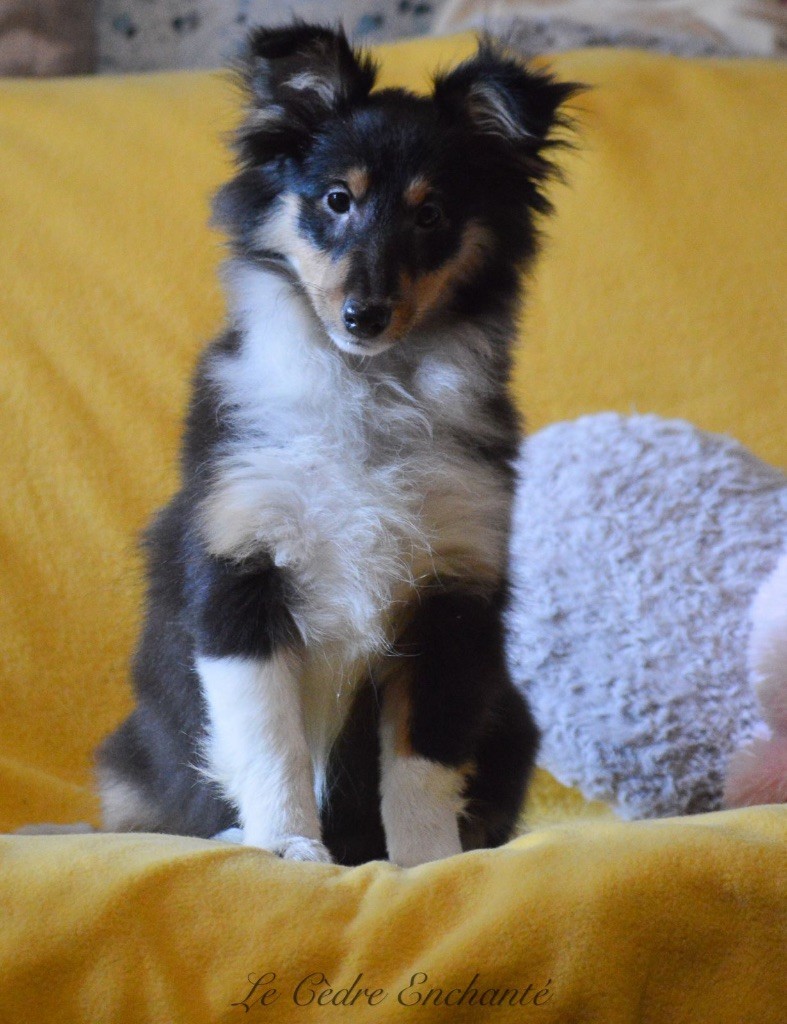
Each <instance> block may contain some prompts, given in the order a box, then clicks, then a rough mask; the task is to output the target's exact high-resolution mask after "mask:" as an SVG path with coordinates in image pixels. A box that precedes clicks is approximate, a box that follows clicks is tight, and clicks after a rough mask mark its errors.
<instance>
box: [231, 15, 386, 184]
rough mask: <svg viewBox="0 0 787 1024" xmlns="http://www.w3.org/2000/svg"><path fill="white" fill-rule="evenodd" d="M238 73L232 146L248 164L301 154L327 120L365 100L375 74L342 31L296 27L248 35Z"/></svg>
mask: <svg viewBox="0 0 787 1024" xmlns="http://www.w3.org/2000/svg"><path fill="white" fill-rule="evenodd" d="M237 67H238V71H239V73H240V79H241V83H242V86H243V88H244V91H245V93H246V98H247V107H248V109H247V117H246V119H245V121H244V123H243V124H242V125H241V127H240V129H239V131H238V134H237V136H236V148H237V151H238V155H239V157H240V159H241V163H243V164H244V165H246V166H249V165H255V164H257V165H259V164H264V163H267V162H269V161H271V160H275V159H277V158H279V157H282V156H297V155H299V154H300V153H302V152H303V151H304V149H305V147H306V145H307V144H308V142H309V140H310V138H311V137H312V135H313V134H314V132H315V130H316V129H317V128H319V126H320V124H321V123H322V122H323V121H324V120H325V119H326V118H328V117H330V116H331V115H333V114H336V113H340V112H341V111H342V110H346V109H347V108H349V107H350V106H352V105H353V104H354V103H358V102H360V101H362V100H363V99H365V98H366V97H367V96H368V95H369V93H370V92H371V89H372V87H373V85H374V81H375V77H376V73H377V69H376V66H375V64H374V62H373V61H372V60H371V58H369V57H368V56H367V55H365V54H363V53H359V52H357V51H355V50H353V48H352V47H351V46H350V44H349V43H348V41H347V37H346V36H345V34H344V32H342V31H341V30H339V31H333V30H332V29H329V28H326V27H324V26H322V25H309V24H307V23H305V22H301V21H296V22H294V23H293V24H292V25H288V26H287V27H286V28H256V29H253V30H252V31H251V32H250V33H249V36H248V38H247V41H246V46H245V50H244V52H243V53H242V54H241V56H240V59H239V61H238V65H237Z"/></svg>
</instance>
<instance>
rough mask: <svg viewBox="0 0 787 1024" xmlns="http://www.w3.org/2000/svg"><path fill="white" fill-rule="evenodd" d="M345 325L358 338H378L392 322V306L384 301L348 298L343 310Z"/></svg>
mask: <svg viewBox="0 0 787 1024" xmlns="http://www.w3.org/2000/svg"><path fill="white" fill-rule="evenodd" d="M342 317H343V318H344V325H345V327H346V328H347V330H348V331H349V332H350V334H354V335H355V336H356V337H357V338H376V337H377V335H378V334H382V332H383V331H384V330H385V328H386V327H387V326H388V324H389V323H390V322H391V307H390V306H389V305H388V304H387V303H383V302H361V301H360V300H359V299H348V300H347V301H346V302H345V304H344V309H343V310H342Z"/></svg>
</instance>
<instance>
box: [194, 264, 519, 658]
mask: <svg viewBox="0 0 787 1024" xmlns="http://www.w3.org/2000/svg"><path fill="white" fill-rule="evenodd" d="M231 280H232V288H233V300H234V306H235V308H234V314H235V317H236V318H237V320H238V323H239V325H240V327H241V331H242V334H243V342H242V345H241V347H240V349H239V351H238V352H237V353H234V354H231V355H222V356H220V357H217V358H216V361H215V363H214V365H213V368H212V375H213V378H214V380H215V381H216V382H217V383H218V385H219V388H220V390H221V392H222V394H223V396H224V397H225V400H226V403H227V406H228V408H229V409H230V410H231V415H232V416H233V417H234V419H235V427H236V431H237V438H236V440H234V441H233V442H232V444H231V446H230V447H229V448H228V449H227V451H226V453H225V454H224V456H223V457H222V459H221V462H220V463H219V466H218V471H217V473H216V483H215V485H214V487H213V489H212V491H211V493H210V494H209V496H208V497H207V499H206V501H205V503H204V506H203V508H202V529H203V533H204V536H205V538H206V540H207V543H208V545H209V548H210V550H211V551H212V552H213V553H214V554H217V555H225V556H233V557H244V556H248V555H251V554H253V553H255V552H259V551H261V550H264V551H266V552H267V553H268V554H269V555H270V556H271V557H272V558H273V561H274V563H275V564H276V565H277V566H279V567H281V568H282V569H284V570H286V571H287V573H288V574H289V576H290V578H291V580H292V581H293V583H294V585H295V589H296V592H297V593H298V595H299V601H298V607H297V608H296V609H295V613H296V621H297V625H298V628H299V630H300V632H301V635H302V637H303V639H304V642H305V644H306V646H307V648H311V649H315V648H324V649H325V650H326V651H327V650H329V649H330V650H331V651H332V652H333V653H332V655H331V659H330V660H331V661H334V660H335V653H336V651H337V650H339V649H341V651H342V654H341V658H340V660H341V661H343V662H345V663H350V662H353V663H354V662H357V661H358V659H366V658H369V657H371V656H373V655H375V654H377V653H380V652H382V651H384V650H385V646H386V643H387V642H388V640H389V636H388V632H389V625H390V622H391V619H392V617H394V618H395V610H396V606H397V604H398V603H399V602H403V601H407V600H408V599H409V597H410V596H411V594H412V591H413V588H415V587H417V586H418V585H419V583H420V582H422V581H423V580H424V579H425V578H430V579H431V578H434V577H435V576H440V575H443V574H450V575H454V576H455V575H463V574H464V575H468V574H475V576H476V577H478V579H479V581H481V582H483V581H484V580H485V579H494V578H495V577H496V576H497V575H498V574H499V572H500V568H501V566H502V564H503V562H504V559H505V549H506V531H507V526H508V515H509V497H508V494H507V491H506V488H505V485H504V481H501V480H500V479H498V477H497V474H496V473H495V472H494V471H493V469H492V468H491V467H489V466H487V465H485V464H484V463H482V462H481V461H479V460H477V459H474V458H472V456H471V455H470V454H469V453H466V452H463V450H462V449H461V446H459V445H458V444H457V443H456V442H455V441H452V440H451V438H452V436H454V435H452V432H451V428H452V427H456V426H461V427H463V428H465V429H466V430H469V431H471V432H473V431H475V432H477V431H478V429H479V424H478V409H479V398H481V397H483V392H484V389H485V388H486V387H488V386H489V384H488V381H487V378H486V377H485V375H484V371H483V344H482V339H481V338H480V337H479V338H478V339H476V344H475V345H473V344H470V343H468V340H467V339H466V338H457V339H453V340H452V339H443V340H442V342H441V344H439V345H438V344H433V345H431V346H430V345H428V344H427V345H424V346H422V355H421V357H420V358H419V360H418V361H416V362H413V361H412V360H410V362H409V363H406V362H405V361H404V359H403V358H402V357H399V358H398V361H397V356H396V355H395V354H392V356H391V358H388V354H385V355H383V356H378V357H375V358H373V359H370V360H367V361H365V363H363V362H361V361H360V360H358V359H357V358H355V357H348V356H346V355H345V354H343V353H341V352H339V351H338V350H337V349H336V348H335V347H334V346H333V344H332V343H331V342H330V340H329V339H328V338H327V337H326V336H325V333H324V331H323V329H322V327H321V325H320V323H319V321H318V320H317V319H316V317H315V316H314V314H313V312H312V311H311V308H310V307H309V305H308V302H307V300H306V299H304V298H303V297H302V296H301V295H300V294H299V293H298V292H297V291H296V290H295V289H294V288H293V286H291V285H290V284H289V283H287V282H286V281H283V280H282V279H281V278H280V277H278V276H276V275H274V274H272V273H270V272H267V271H264V270H260V269H258V268H252V267H248V266H243V265H241V266H240V267H237V266H236V267H234V268H233V269H232V279H231ZM404 368H406V369H407V372H406V373H405V372H404Z"/></svg>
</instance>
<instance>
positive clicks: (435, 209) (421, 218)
mask: <svg viewBox="0 0 787 1024" xmlns="http://www.w3.org/2000/svg"><path fill="white" fill-rule="evenodd" d="M442 216H443V211H442V210H441V209H440V207H439V206H438V205H437V203H430V202H426V203H421V205H420V206H419V207H418V211H417V213H416V215H415V223H416V224H417V225H418V227H419V228H436V227H437V225H438V224H439V223H440V221H441V219H442Z"/></svg>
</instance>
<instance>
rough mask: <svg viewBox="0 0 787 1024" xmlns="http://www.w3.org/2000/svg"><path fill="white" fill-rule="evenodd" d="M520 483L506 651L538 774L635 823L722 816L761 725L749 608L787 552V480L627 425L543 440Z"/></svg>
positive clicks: (698, 444)
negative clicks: (727, 790)
mask: <svg viewBox="0 0 787 1024" xmlns="http://www.w3.org/2000/svg"><path fill="white" fill-rule="evenodd" d="M519 469H520V487H519V492H518V495H517V507H516V514H515V529H514V540H513V549H512V567H513V576H514V589H513V598H512V605H511V611H510V616H509V623H510V634H509V637H510V640H509V655H510V661H511V668H512V671H513V674H514V677H515V679H516V680H517V682H518V683H519V685H520V686H521V687H522V688H523V690H524V692H525V693H527V695H528V697H529V698H530V701H531V704H532V706H533V710H534V712H535V715H536V719H537V721H538V723H539V725H540V726H541V728H542V730H543V744H542V749H541V754H540V762H541V764H542V765H543V766H544V767H545V768H547V769H548V770H549V771H551V772H552V773H554V775H556V776H557V778H558V779H560V781H561V782H563V783H565V784H566V785H576V786H578V787H579V788H580V790H581V791H582V792H583V793H584V794H585V796H587V797H589V798H592V799H597V800H606V801H609V802H610V803H612V804H613V805H614V806H615V808H616V809H617V810H618V811H619V812H620V813H621V814H622V815H623V816H625V817H627V818H631V817H643V816H656V815H674V814H690V813H697V812H698V811H708V810H715V809H717V808H718V807H719V806H720V805H721V797H722V791H723V785H724V777H725V772H726V767H727V763H728V761H729V759H730V756H731V755H732V753H733V752H734V751H735V750H736V749H737V748H738V747H740V746H741V745H743V744H745V743H748V742H749V741H750V740H751V739H752V738H753V737H754V736H755V735H757V733H758V726H760V727H761V726H762V724H763V723H762V722H761V720H760V716H759V713H758V711H757V707H756V702H755V697H754V687H753V682H752V680H751V679H750V678H749V671H748V665H747V647H748V640H749V633H750V621H749V609H750V605H751V602H752V598H753V596H754V594H755V593H756V591H757V589H758V587H759V585H760V584H761V583H762V582H763V580H764V579H765V578H766V577H767V576H768V575H769V573H770V572H771V571H772V570H773V567H774V566H775V564H776V562H777V560H778V558H779V555H780V554H781V552H782V551H783V550H784V547H785V545H787V477H785V476H784V474H783V473H782V472H781V471H780V470H777V469H774V468H772V467H770V466H768V465H766V464H765V463H763V462H761V461H760V460H759V459H757V458H755V457H754V456H752V455H750V454H749V453H748V452H747V451H746V450H745V449H744V448H742V447H741V446H740V445H739V444H738V443H737V442H735V441H733V440H731V439H730V438H725V437H721V436H717V435H714V434H708V433H704V432H702V431H699V430H697V429H695V428H694V427H692V426H691V425H690V424H688V423H684V422H681V421H677V420H663V419H660V418H659V417H656V416H637V417H624V416H620V415H617V414H615V413H606V414H600V415H596V416H587V417H583V418H582V419H579V420H577V421H575V422H572V423H559V424H555V425H553V426H551V427H547V428H546V429H545V430H542V431H539V432H538V433H537V434H535V436H534V437H532V438H531V439H530V441H529V443H528V444H527V445H526V446H525V449H524V452H523V455H522V458H521V460H520V466H519Z"/></svg>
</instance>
